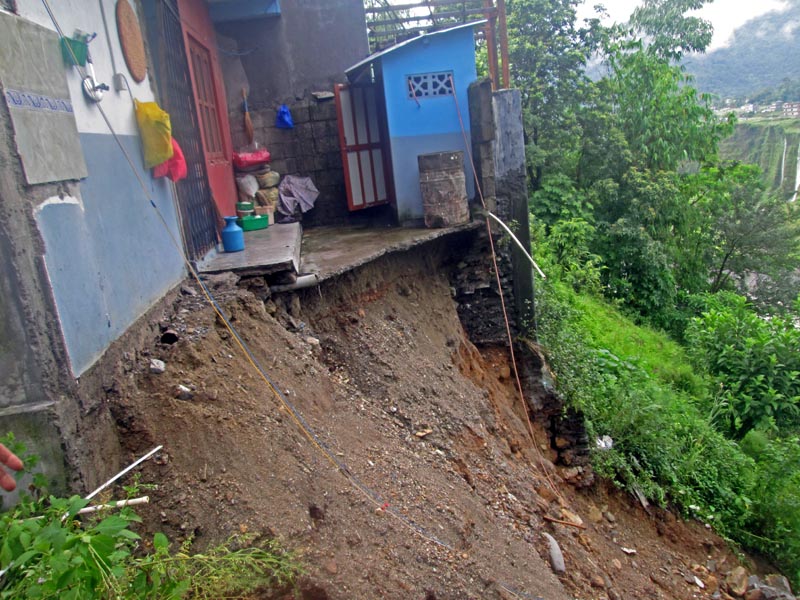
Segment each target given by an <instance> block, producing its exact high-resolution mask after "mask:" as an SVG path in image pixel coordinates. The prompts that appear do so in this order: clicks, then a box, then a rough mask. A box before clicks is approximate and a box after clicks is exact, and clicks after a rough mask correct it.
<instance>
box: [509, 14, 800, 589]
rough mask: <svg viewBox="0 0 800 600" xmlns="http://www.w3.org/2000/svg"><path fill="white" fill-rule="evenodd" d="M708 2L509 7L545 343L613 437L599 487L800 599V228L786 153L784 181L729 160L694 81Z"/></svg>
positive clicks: (561, 374) (725, 130) (599, 428)
mask: <svg viewBox="0 0 800 600" xmlns="http://www.w3.org/2000/svg"><path fill="white" fill-rule="evenodd" d="M704 3H705V2H704V0H645V1H644V3H643V5H642V7H640V8H639V9H637V10H636V11H635V12H634V14H633V15H632V17H631V20H630V22H629V24H627V25H625V26H615V27H613V28H610V29H603V28H602V27H600V26H599V25H598V23H597V22H596V21H589V22H587V23H585V24H584V26H582V27H581V26H578V25H577V24H576V23H575V7H576V4H577V3H576V1H575V0H516V1H514V0H509V4H508V6H509V10H510V11H511V13H510V17H509V18H510V22H511V23H512V24H514V27H512V30H511V31H510V35H511V36H512V42H511V47H512V66H513V67H514V68H515V69H516V71H515V72H514V77H515V80H516V82H517V85H519V86H520V87H521V88H522V92H523V98H524V102H525V106H524V109H525V111H526V116H525V119H526V122H525V124H526V127H527V128H528V139H527V151H528V166H529V175H530V188H531V198H530V210H531V213H532V221H533V222H532V239H533V240H534V251H535V253H536V255H537V260H538V261H539V263H540V264H541V265H542V266H543V267H544V268H545V270H546V271H547V273H548V276H549V278H548V281H547V282H546V284H545V285H544V286H543V289H540V290H538V293H537V298H536V300H537V311H538V319H537V321H538V323H539V330H538V335H539V337H540V341H541V342H542V344H543V346H544V348H545V351H546V352H547V355H548V357H549V360H550V361H551V364H552V367H553V369H554V372H555V374H556V378H557V387H558V390H559V391H560V392H561V393H562V394H563V395H564V397H565V398H566V400H567V402H568V404H569V405H571V406H572V407H574V408H577V409H579V410H580V411H581V412H582V413H583V414H584V415H585V418H586V421H587V426H588V428H589V432H590V434H591V435H594V436H598V437H599V436H604V435H608V436H611V438H612V439H613V440H614V446H613V448H612V449H610V450H601V449H597V450H596V451H595V453H594V464H595V467H596V469H597V471H598V472H599V473H600V474H601V475H603V476H605V477H608V478H610V479H611V480H613V481H615V482H616V483H617V484H619V485H620V486H622V487H624V488H626V489H628V490H631V491H635V492H636V493H639V494H644V495H645V496H647V497H648V498H650V499H651V500H653V501H655V502H658V503H659V504H662V505H666V506H672V507H674V508H675V509H677V510H679V511H681V512H682V513H684V514H685V515H687V516H695V517H697V518H700V519H702V520H704V521H705V522H707V523H710V524H713V525H714V527H715V528H716V529H717V531H719V532H720V533H721V534H723V535H725V536H728V537H729V538H730V539H732V540H736V541H738V542H739V543H741V544H742V545H744V546H745V547H747V548H750V549H754V550H757V551H760V552H762V553H764V554H765V555H766V556H767V557H768V558H770V559H771V560H773V561H775V562H776V563H777V564H778V566H779V567H781V568H782V569H783V570H784V572H785V574H786V575H787V576H789V577H790V578H791V579H793V581H794V583H795V584H796V585H800V487H798V485H797V484H798V480H799V479H800V461H799V460H798V459H800V447H798V438H800V358H798V353H797V349H798V347H800V330H798V327H797V324H798V323H799V322H800V303H797V302H796V300H797V293H798V280H800V277H799V276H798V273H800V215H798V212H797V207H796V204H795V203H788V202H786V200H787V199H788V196H787V194H786V193H785V190H783V192H782V193H773V190H774V189H775V188H777V187H779V184H780V181H779V182H778V185H776V184H775V181H774V173H773V166H774V164H773V163H774V162H775V151H774V146H776V144H774V143H772V142H769V143H766V146H768V148H765V150H766V151H765V152H763V153H762V155H763V156H765V157H767V154H768V156H769V158H768V159H767V163H768V165H769V168H768V169H767V165H766V164H765V166H764V169H762V168H759V166H758V165H752V164H747V163H746V162H742V161H741V160H722V159H720V157H719V152H718V151H719V147H720V145H721V144H725V141H724V140H725V139H726V138H727V137H728V136H729V135H730V134H731V133H732V132H733V131H734V120H733V118H732V117H729V118H726V119H719V118H718V117H716V116H715V115H714V113H713V111H712V110H711V98H710V97H709V96H706V95H703V94H700V93H698V92H697V91H696V89H695V88H694V85H693V81H692V79H691V78H690V77H688V76H687V75H686V73H685V72H684V71H683V70H682V68H681V67H680V66H678V63H679V61H681V60H682V59H683V57H684V55H685V54H687V53H689V52H696V51H702V50H703V49H704V48H705V46H706V45H707V44H708V41H709V39H710V38H709V26H708V24H707V23H705V22H704V21H702V20H701V19H698V18H696V17H690V16H687V14H688V13H689V11H691V10H694V9H697V8H699V7H701V6H702V5H703V4H704ZM548 30H549V32H550V33H548ZM596 52H597V53H599V55H600V57H601V60H602V62H603V65H602V69H601V70H602V71H603V73H604V74H605V75H604V76H603V77H601V78H600V79H598V80H596V81H590V80H588V79H587V78H586V77H585V75H584V74H583V66H584V65H585V62H586V60H587V58H586V57H588V56H590V55H592V54H593V53H596ZM551 54H552V55H554V56H550V55H551ZM542 55H544V56H542ZM564 57H567V58H568V59H567V58H564ZM740 131H742V130H740ZM779 133H780V134H781V135H783V136H784V137H785V136H788V135H796V132H788V131H786V130H783V131H782V132H779ZM769 135H772V133H770V134H769ZM759 136H762V137H763V134H761V133H760V134H758V135H753V136H752V137H753V139H752V143H753V145H754V146H755V145H759V144H760V145H762V146H764V144H765V142H764V141H763V140H759V139H757V138H758V137H759ZM792 143H795V142H794V141H793V142H792ZM780 150H781V152H780V154H781V156H782V154H783V142H782V141H781V144H780ZM767 151H768V152H767ZM794 156H795V157H796V154H795V155H794ZM747 158H748V159H750V157H749V156H748V157H747ZM793 169H794V168H793ZM793 169H792V170H791V174H793V173H794V170H793ZM764 170H766V171H767V172H768V175H769V178H768V179H767V180H765V177H764V175H763V171H764ZM789 174H790V172H789V171H788V170H785V172H784V181H785V179H786V177H788V176H789ZM792 176H793V175H792Z"/></svg>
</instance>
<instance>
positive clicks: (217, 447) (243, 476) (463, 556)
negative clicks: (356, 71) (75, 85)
mask: <svg viewBox="0 0 800 600" xmlns="http://www.w3.org/2000/svg"><path fill="white" fill-rule="evenodd" d="M213 285H214V286H215V287H214V290H213V291H214V293H215V295H216V296H217V298H218V299H219V301H220V304H221V305H222V306H223V307H224V309H225V311H227V312H228V313H229V314H230V316H231V318H232V321H233V323H234V325H235V326H236V327H237V328H238V330H239V332H240V333H241V335H242V338H243V339H244V340H245V341H246V342H247V344H249V346H250V348H251V349H252V351H253V354H254V356H255V358H256V359H257V360H258V361H259V362H260V363H261V365H263V367H264V369H265V370H266V371H267V372H268V373H269V375H270V377H271V378H272V379H273V381H274V382H275V385H276V387H277V388H279V389H280V390H281V391H282V392H283V393H284V394H285V396H286V398H287V399H288V401H289V402H291V403H292V404H293V405H294V406H295V407H296V408H297V410H298V411H299V413H301V414H302V416H303V418H304V419H305V421H306V422H307V423H308V425H309V426H310V428H311V429H313V431H314V432H315V435H316V436H317V437H316V438H309V437H308V436H306V435H305V434H304V433H303V432H302V431H301V430H300V428H299V427H298V424H297V423H296V422H295V419H294V418H293V417H292V416H291V415H290V413H289V412H288V411H287V410H286V409H285V408H284V407H282V406H281V403H280V401H279V400H278V399H277V398H276V396H275V395H274V394H273V393H272V392H271V391H270V390H269V388H268V387H267V386H266V385H265V383H264V382H263V381H262V379H261V378H260V376H259V375H258V373H257V372H256V371H255V369H253V368H252V366H251V365H250V364H249V363H248V361H247V359H246V358H245V357H244V356H243V355H242V353H241V351H240V349H239V348H238V346H237V345H236V343H235V340H234V339H233V337H232V336H231V334H230V333H229V332H228V331H227V330H226V329H225V328H224V326H223V324H222V322H221V321H220V320H219V319H218V318H216V316H215V315H214V313H213V311H212V310H211V309H210V308H208V307H207V306H206V305H205V303H204V301H203V300H202V298H201V296H200V294H199V293H198V291H197V289H196V288H189V287H188V286H187V288H186V289H185V290H184V293H183V294H181V296H180V297H179V298H178V300H177V301H176V302H175V304H174V306H173V307H171V309H170V310H169V311H167V313H166V314H164V316H163V323H162V328H167V327H168V328H170V329H174V330H176V331H177V333H178V338H179V339H178V341H177V342H175V343H172V344H167V343H161V342H160V341H159V340H153V346H152V348H151V349H150V350H148V351H144V352H140V353H137V354H135V355H134V354H133V353H131V354H130V355H129V362H128V363H127V364H126V365H124V369H122V370H121V374H120V375H118V376H117V378H116V380H115V381H113V382H109V385H108V386H107V387H108V390H109V400H110V402H111V405H112V411H113V414H114V417H115V419H116V420H117V423H118V426H119V430H120V435H121V437H122V440H123V443H124V445H125V448H126V450H127V451H128V452H129V453H130V457H131V458H133V457H135V456H138V455H140V454H142V453H143V452H144V451H146V450H147V449H149V448H150V447H152V446H153V445H155V444H164V446H165V450H164V452H163V453H162V454H161V455H160V456H159V457H158V458H157V459H156V460H154V461H151V462H149V463H148V464H147V465H146V467H145V468H144V477H143V480H144V481H149V482H153V483H155V484H157V486H158V487H157V489H156V490H154V491H152V492H150V495H151V497H152V504H151V505H149V506H148V507H146V508H144V509H143V510H142V511H140V512H141V513H142V514H143V516H144V517H145V523H144V526H145V527H146V528H147V529H148V530H149V531H150V532H154V531H158V530H161V531H164V532H165V533H167V535H168V536H170V538H171V539H174V540H179V539H182V538H184V537H186V536H189V535H193V536H195V538H196V540H197V543H198V544H200V545H204V544H206V543H210V542H211V541H221V540H224V539H226V538H227V537H229V536H230V535H232V534H235V533H239V532H243V531H247V532H251V533H263V534H266V535H269V536H275V537H277V538H279V539H280V540H281V541H282V542H283V543H284V545H285V546H287V547H289V548H292V549H296V550H298V551H300V552H301V553H302V556H303V560H304V562H305V564H306V566H307V571H308V573H307V575H305V576H304V578H303V580H302V581H301V583H300V591H296V592H295V593H298V594H299V595H301V596H302V597H304V598H314V599H321V598H332V599H339V598H341V599H344V598H364V599H367V598H420V599H423V598H426V599H434V598H435V599H445V598H452V599H456V598H459V599H461V598H515V597H521V598H545V599H547V600H565V599H567V598H693V597H698V598H700V597H710V596H711V593H712V592H713V591H714V580H715V579H716V578H717V577H719V578H720V579H722V578H723V576H722V574H721V573H718V574H717V575H714V574H711V573H709V571H708V567H712V569H714V568H715V569H716V570H717V571H725V570H727V569H730V568H731V567H732V566H734V564H735V561H734V559H733V557H732V556H730V555H729V553H728V552H727V550H726V548H725V546H724V544H723V543H722V542H721V541H720V540H719V539H718V538H715V537H714V536H712V535H711V534H709V533H708V532H707V531H706V530H704V529H703V528H702V526H700V525H698V524H686V523H680V522H678V521H676V520H675V519H674V518H672V517H670V516H669V515H666V514H663V513H658V514H657V513H656V512H653V513H652V514H648V513H646V512H645V511H644V510H643V509H642V507H641V506H639V505H638V504H634V503H633V502H632V501H631V500H629V499H628V498H626V497H620V496H617V495H614V494H609V493H608V492H607V491H606V490H605V488H603V487H602V486H595V488H593V489H590V490H589V491H582V492H579V491H576V490H574V489H572V488H571V487H570V486H568V485H566V484H564V483H563V481H562V479H561V478H560V477H559V469H558V468H554V467H553V466H552V463H549V461H548V460H547V458H548V457H549V456H551V455H550V453H549V441H548V440H547V437H546V434H545V433H544V428H542V427H541V426H540V425H539V424H534V429H535V433H536V436H537V439H536V441H535V442H533V441H532V440H531V438H530V436H529V434H528V432H527V426H526V424H525V413H524V410H523V408H522V406H521V405H520V403H519V401H518V400H517V399H516V396H515V394H514V389H513V386H512V381H511V376H510V369H509V364H508V358H507V355H506V352H505V350H504V349H502V348H485V349H482V351H479V350H478V349H477V348H475V346H473V345H472V344H471V343H470V342H469V340H468V339H467V338H466V336H465V334H464V331H463V329H462V326H461V323H460V322H459V320H458V316H457V314H456V310H455V305H454V302H453V300H452V298H451V290H450V285H449V282H448V279H447V276H446V273H445V272H444V271H443V268H442V267H441V266H440V263H439V262H438V261H435V260H433V259H432V258H430V257H426V256H425V255H424V254H422V253H421V252H417V253H415V252H411V253H406V254H402V255H395V256H390V257H386V258H384V259H381V260H380V261H378V262H375V263H372V264H371V265H368V266H366V267H363V268H361V269H360V270H359V271H357V272H355V273H351V274H349V275H347V276H345V277H342V278H340V279H339V280H338V281H336V282H335V283H334V284H328V285H325V286H323V287H322V288H320V289H316V288H315V289H312V290H306V291H305V292H304V293H303V295H302V296H282V297H277V298H276V297H273V298H270V299H268V300H267V301H266V303H265V302H264V301H262V299H259V298H258V297H257V296H256V295H254V294H253V293H251V292H249V291H245V290H243V289H240V288H237V287H236V286H235V285H233V282H232V281H226V280H225V279H224V278H223V280H222V281H216V282H214V284H213ZM169 341H172V340H171V339H170V340H169ZM151 358H159V359H161V360H163V361H164V362H165V363H166V371H165V372H164V373H162V374H155V373H152V372H150V369H149V361H150V359H151ZM122 371H124V373H122ZM179 385H183V386H185V387H188V388H189V389H190V390H191V393H186V392H181V391H180V389H178V386H179ZM318 445H320V446H324V447H326V448H328V449H329V450H330V452H331V453H332V455H333V456H334V457H335V459H336V460H339V461H341V462H342V463H344V464H346V466H347V469H348V472H349V473H350V474H351V479H348V477H346V476H345V475H343V474H342V473H341V472H340V471H339V469H338V468H337V467H336V466H335V465H334V464H333V462H332V461H330V460H328V458H326V456H325V455H324V453H322V452H321V451H320V450H319V448H318V447H317V446H318ZM542 455H544V458H542ZM545 470H547V472H549V475H548V474H546V472H545ZM352 480H357V482H359V483H360V484H361V485H362V486H363V488H364V489H366V490H367V491H366V492H365V491H364V490H363V489H359V488H358V487H357V486H355V485H353V483H352ZM550 482H552V484H553V485H552V486H551V483H550ZM370 494H374V496H371V495H370ZM545 517H548V518H550V519H558V520H565V521H573V522H577V521H578V520H580V521H581V522H582V523H583V527H585V529H581V528H579V527H571V526H565V525H559V524H555V523H552V522H550V521H547V520H545ZM543 532H549V533H550V534H551V535H553V536H554V537H555V538H556V539H557V540H558V541H559V543H560V545H561V547H562V549H563V551H564V555H565V560H566V566H567V573H566V574H565V575H561V576H560V577H557V576H556V575H554V574H553V572H552V570H551V568H550V566H549V558H548V556H549V555H548V546H547V542H546V541H545V539H544V538H543V536H542V533H543ZM622 547H625V548H628V549H635V550H636V554H626V553H625V552H623V551H622V550H621V548H622ZM709 559H711V560H712V561H716V563H713V562H712V563H709V564H707V562H708V561H709ZM701 565H702V567H701ZM693 568H694V572H692V569H693ZM695 575H697V576H698V577H699V578H700V580H702V581H703V583H704V584H705V585H706V588H705V590H701V589H700V587H699V586H698V585H697V583H696V582H694V579H693V578H694V576H695Z"/></svg>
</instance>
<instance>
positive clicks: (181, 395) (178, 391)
mask: <svg viewBox="0 0 800 600" xmlns="http://www.w3.org/2000/svg"><path fill="white" fill-rule="evenodd" d="M173 395H174V396H175V397H176V398H177V399H178V400H191V399H192V398H194V392H192V390H191V389H190V388H188V387H186V386H185V385H181V384H178V385H177V386H176V387H175V392H174V394H173Z"/></svg>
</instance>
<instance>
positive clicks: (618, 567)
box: [611, 558, 622, 571]
mask: <svg viewBox="0 0 800 600" xmlns="http://www.w3.org/2000/svg"><path fill="white" fill-rule="evenodd" d="M611 564H612V565H614V568H615V569H616V570H617V571H622V562H621V561H620V560H619V559H618V558H615V559H614V560H612V561H611Z"/></svg>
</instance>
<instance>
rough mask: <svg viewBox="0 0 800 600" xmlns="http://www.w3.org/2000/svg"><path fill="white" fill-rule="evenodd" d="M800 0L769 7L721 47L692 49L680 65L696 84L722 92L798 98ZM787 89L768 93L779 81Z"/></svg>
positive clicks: (724, 95) (736, 95)
mask: <svg viewBox="0 0 800 600" xmlns="http://www.w3.org/2000/svg"><path fill="white" fill-rule="evenodd" d="M798 33H800V1H798V0H788V1H787V2H786V5H785V8H784V9H782V10H776V11H772V12H768V13H766V14H764V15H762V16H760V17H758V18H756V19H753V20H752V21H749V22H747V23H745V24H744V25H743V26H742V27H740V28H739V29H737V30H736V32H735V33H734V36H733V39H732V40H731V41H730V44H728V45H727V46H725V47H722V48H718V49H716V50H714V51H713V52H709V53H708V54H704V53H692V54H689V55H687V56H685V57H684V59H683V65H684V66H685V67H686V69H687V71H688V72H689V73H691V74H692V75H693V76H694V77H695V82H696V86H697V88H698V89H700V90H702V91H704V92H709V93H712V94H715V95H718V96H719V97H720V98H722V99H725V98H736V99H740V100H746V99H749V100H754V101H761V102H764V101H771V100H786V101H789V100H792V101H794V100H800V94H798V92H800V61H798V60H797V57H798V56H800V36H798ZM782 84H783V85H784V87H786V88H787V90H786V91H788V92H790V93H789V94H778V95H777V97H770V96H771V94H770V91H771V90H774V89H776V88H779V87H781V85H782Z"/></svg>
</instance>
